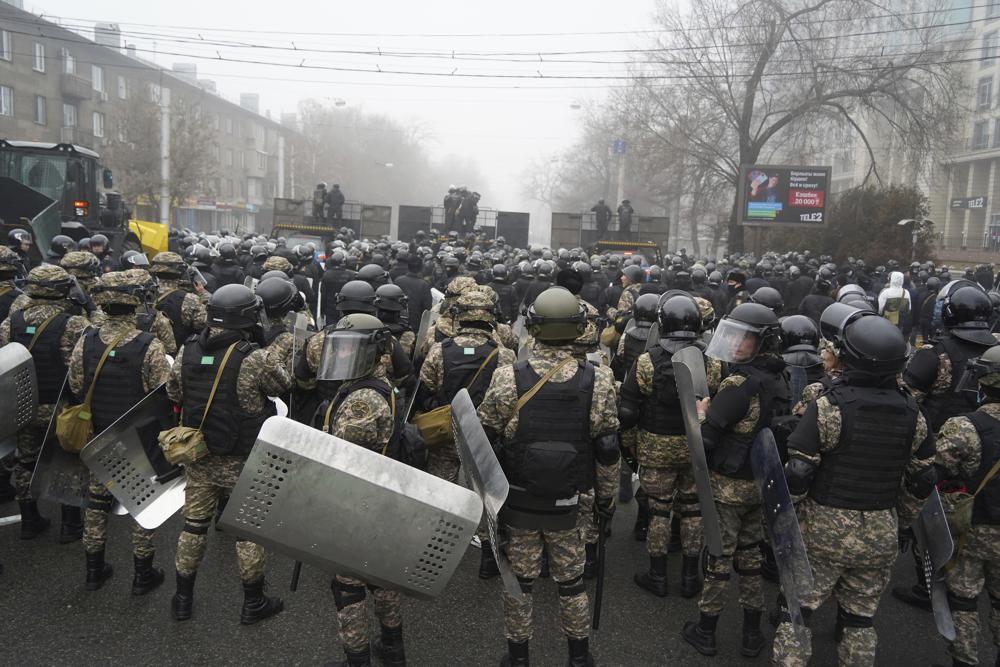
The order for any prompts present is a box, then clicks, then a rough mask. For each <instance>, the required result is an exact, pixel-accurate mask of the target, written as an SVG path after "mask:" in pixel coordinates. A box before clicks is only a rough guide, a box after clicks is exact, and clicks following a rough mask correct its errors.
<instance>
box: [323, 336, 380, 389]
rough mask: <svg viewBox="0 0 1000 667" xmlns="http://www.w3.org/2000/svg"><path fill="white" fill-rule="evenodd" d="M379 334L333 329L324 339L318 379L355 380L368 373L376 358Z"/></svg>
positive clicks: (377, 356)
mask: <svg viewBox="0 0 1000 667" xmlns="http://www.w3.org/2000/svg"><path fill="white" fill-rule="evenodd" d="M381 340H382V336H381V335H380V332H371V331H357V330H352V329H333V330H332V331H328V332H327V333H326V336H325V338H324V339H323V352H322V354H321V355H320V359H319V368H317V369H316V379H317V380H330V381H343V380H356V379H358V378H361V377H365V376H366V375H368V374H370V373H371V371H372V369H373V368H374V367H375V363H376V362H377V361H378V358H379V350H380V348H381V345H380V342H381Z"/></svg>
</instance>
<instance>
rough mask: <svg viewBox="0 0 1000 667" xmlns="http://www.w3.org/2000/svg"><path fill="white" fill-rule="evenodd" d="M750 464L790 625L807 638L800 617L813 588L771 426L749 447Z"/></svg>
mask: <svg viewBox="0 0 1000 667" xmlns="http://www.w3.org/2000/svg"><path fill="white" fill-rule="evenodd" d="M750 467H751V468H752V469H753V476H754V479H755V480H756V481H757V486H758V487H760V495H761V511H762V512H763V514H764V525H765V526H766V527H767V537H768V540H769V542H770V544H771V548H772V549H773V550H774V560H775V563H776V564H777V566H778V579H779V580H780V582H781V591H782V593H783V594H784V596H785V602H786V604H787V605H788V613H789V616H790V617H791V621H792V627H793V628H794V630H795V634H796V635H797V636H798V638H799V641H800V642H803V644H805V642H806V641H807V635H806V628H805V623H804V621H803V619H802V608H801V602H802V596H803V595H804V594H806V593H808V592H809V591H811V590H812V587H813V576H812V569H811V568H810V567H809V557H808V556H807V554H806V545H805V542H803V541H802V531H801V530H799V518H798V516H797V515H796V514H795V506H794V505H793V504H792V495H791V493H789V491H788V482H787V481H785V469H784V466H782V464H781V457H780V455H779V454H778V445H777V443H775V441H774V435H773V434H772V433H771V429H769V428H765V429H762V430H761V432H760V433H758V434H757V439H756V440H755V441H754V443H753V448H752V449H751V450H750Z"/></svg>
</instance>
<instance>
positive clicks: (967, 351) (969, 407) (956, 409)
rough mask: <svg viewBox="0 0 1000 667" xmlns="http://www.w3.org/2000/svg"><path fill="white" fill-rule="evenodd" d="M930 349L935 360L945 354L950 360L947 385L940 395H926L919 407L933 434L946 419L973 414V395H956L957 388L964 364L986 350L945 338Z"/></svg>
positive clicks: (963, 370)
mask: <svg viewBox="0 0 1000 667" xmlns="http://www.w3.org/2000/svg"><path fill="white" fill-rule="evenodd" d="M933 349H934V354H935V356H937V357H940V356H941V355H942V354H947V355H948V358H949V359H950V360H951V385H949V386H948V388H947V389H946V390H945V391H944V392H943V393H941V394H928V396H927V398H925V399H924V402H923V405H922V407H923V410H924V415H925V416H926V417H927V422H928V426H929V427H930V429H931V430H932V431H933V432H935V433H937V432H938V430H939V429H940V428H941V427H942V426H943V425H944V423H945V422H946V421H948V419H949V418H951V417H957V416H958V415H961V414H965V413H966V412H973V411H974V410H975V409H976V408H977V407H978V406H977V403H976V395H975V394H974V393H972V392H960V391H958V387H959V383H960V382H961V380H962V376H963V375H964V374H965V368H966V366H967V365H968V363H969V362H970V361H973V360H975V359H978V358H979V356H980V355H982V353H983V352H985V351H986V350H987V349H988V348H987V347H986V346H983V345H977V344H976V343H970V342H968V341H963V340H959V339H957V338H954V337H952V336H945V337H943V338H941V340H939V341H938V342H937V343H935V344H934V348H933Z"/></svg>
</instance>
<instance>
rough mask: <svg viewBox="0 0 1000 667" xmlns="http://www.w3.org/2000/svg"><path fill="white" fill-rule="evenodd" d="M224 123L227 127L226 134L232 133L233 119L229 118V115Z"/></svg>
mask: <svg viewBox="0 0 1000 667" xmlns="http://www.w3.org/2000/svg"><path fill="white" fill-rule="evenodd" d="M223 125H224V126H225V128H226V134H232V133H233V119H232V118H228V117H227V118H226V119H225V121H223Z"/></svg>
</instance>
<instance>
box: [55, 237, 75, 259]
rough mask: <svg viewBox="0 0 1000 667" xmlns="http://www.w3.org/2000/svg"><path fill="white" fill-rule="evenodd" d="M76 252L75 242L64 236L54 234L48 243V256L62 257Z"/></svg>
mask: <svg viewBox="0 0 1000 667" xmlns="http://www.w3.org/2000/svg"><path fill="white" fill-rule="evenodd" d="M74 250H76V241H74V240H73V239H71V238H70V237H68V236H66V235H65V234H56V235H55V236H53V237H52V240H51V241H49V256H50V257H62V256H63V255H65V254H66V253H68V252H73V251H74Z"/></svg>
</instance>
